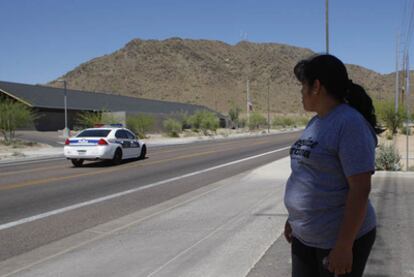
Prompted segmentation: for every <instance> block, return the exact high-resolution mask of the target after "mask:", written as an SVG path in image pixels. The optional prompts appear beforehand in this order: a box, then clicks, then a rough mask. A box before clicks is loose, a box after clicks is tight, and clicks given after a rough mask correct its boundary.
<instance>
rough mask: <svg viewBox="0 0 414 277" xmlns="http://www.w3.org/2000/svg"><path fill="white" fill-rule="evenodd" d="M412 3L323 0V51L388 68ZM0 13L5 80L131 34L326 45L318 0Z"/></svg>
mask: <svg viewBox="0 0 414 277" xmlns="http://www.w3.org/2000/svg"><path fill="white" fill-rule="evenodd" d="M413 1H414V0H383V1H378V0H363V1H361V0H346V1H345V0H329V31H330V32H329V37H330V46H329V48H330V49H329V50H330V53H331V54H333V55H336V56H337V57H339V58H340V59H341V60H342V61H343V62H345V63H351V64H357V65H360V66H363V67H366V68H368V69H371V70H374V71H376V72H379V73H383V74H385V73H390V72H393V71H395V64H396V41H397V34H398V32H401V33H403V34H404V32H405V33H406V29H407V27H406V26H408V22H409V13H410V11H411V10H412V9H413V8H414V6H412V5H411V3H412V2H413ZM0 13H1V23H0V38H1V40H0V80H1V81H9V82H18V83H27V84H44V83H47V82H49V81H52V80H54V79H56V78H58V77H60V76H62V75H64V74H65V73H66V72H68V71H70V70H72V69H74V68H75V67H77V66H78V65H80V64H82V63H85V62H87V61H89V60H91V59H93V58H96V57H99V56H102V55H106V54H111V53H112V52H114V51H116V50H118V49H120V48H122V47H123V46H125V44H127V43H128V42H129V41H130V40H132V39H135V38H139V39H143V40H147V39H156V40H164V39H167V38H170V37H181V38H187V39H208V40H219V41H223V42H225V43H228V44H231V45H234V44H237V43H238V42H239V41H241V40H249V41H251V42H256V43H262V42H267V43H269V42H270V43H282V44H288V45H292V46H298V47H304V48H309V49H311V50H313V51H315V52H324V51H325V0H147V1H143V0H0ZM407 14H408V15H407ZM401 40H402V41H406V36H405V35H403V36H402V38H401ZM407 45H408V44H407ZM409 45H410V46H409V47H408V49H409V53H412V50H413V46H412V44H409ZM411 64H412V63H411Z"/></svg>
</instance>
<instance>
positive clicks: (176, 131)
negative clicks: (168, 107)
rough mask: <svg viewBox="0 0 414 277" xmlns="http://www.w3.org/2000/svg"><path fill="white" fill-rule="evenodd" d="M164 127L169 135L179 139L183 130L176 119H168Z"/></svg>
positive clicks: (164, 122)
mask: <svg viewBox="0 0 414 277" xmlns="http://www.w3.org/2000/svg"><path fill="white" fill-rule="evenodd" d="M163 125H164V128H165V130H166V131H167V135H168V136H170V137H175V138H176V137H179V136H180V133H181V131H182V130H183V128H182V123H181V122H180V121H178V120H177V119H174V118H168V119H166V120H164V121H163Z"/></svg>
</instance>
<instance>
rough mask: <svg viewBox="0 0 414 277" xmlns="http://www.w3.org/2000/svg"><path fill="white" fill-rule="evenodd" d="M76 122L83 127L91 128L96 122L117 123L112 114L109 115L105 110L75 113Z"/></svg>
mask: <svg viewBox="0 0 414 277" xmlns="http://www.w3.org/2000/svg"><path fill="white" fill-rule="evenodd" d="M76 122H77V123H78V124H80V125H81V126H82V127H83V128H92V127H95V126H96V125H97V124H113V123H118V122H117V120H116V119H115V117H114V116H112V115H110V114H109V113H108V112H107V111H106V110H102V111H99V112H82V113H79V114H78V115H77V119H76Z"/></svg>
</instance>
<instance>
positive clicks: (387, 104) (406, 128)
mask: <svg viewBox="0 0 414 277" xmlns="http://www.w3.org/2000/svg"><path fill="white" fill-rule="evenodd" d="M374 106H375V113H376V115H377V121H378V123H379V125H380V126H381V128H383V129H384V130H385V131H384V132H383V133H382V134H380V136H379V138H380V144H379V146H378V148H377V149H376V160H375V164H376V168H377V169H378V170H389V171H397V170H401V169H402V167H403V166H402V164H401V156H400V153H399V152H400V151H403V150H402V149H405V142H404V148H401V147H402V145H401V142H402V140H401V135H409V136H411V134H412V130H411V127H410V125H407V124H406V122H407V119H408V121H409V122H410V123H411V122H412V120H413V118H414V117H413V115H412V114H411V115H410V116H409V117H408V116H407V112H406V109H405V107H404V106H403V105H399V108H398V111H395V104H394V101H392V100H381V101H380V100H374ZM404 151H405V150H404Z"/></svg>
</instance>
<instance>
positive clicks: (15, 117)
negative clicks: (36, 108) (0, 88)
mask: <svg viewBox="0 0 414 277" xmlns="http://www.w3.org/2000/svg"><path fill="white" fill-rule="evenodd" d="M36 118H37V115H36V114H35V113H34V112H32V111H31V110H30V109H29V108H28V107H26V106H25V105H23V104H21V103H18V102H15V101H12V100H9V99H1V101H0V133H1V135H2V136H3V139H4V144H6V145H11V144H13V143H15V142H16V140H15V133H16V130H17V129H18V128H22V127H26V126H28V125H29V124H31V123H33V120H35V119H36Z"/></svg>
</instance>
